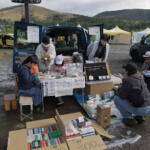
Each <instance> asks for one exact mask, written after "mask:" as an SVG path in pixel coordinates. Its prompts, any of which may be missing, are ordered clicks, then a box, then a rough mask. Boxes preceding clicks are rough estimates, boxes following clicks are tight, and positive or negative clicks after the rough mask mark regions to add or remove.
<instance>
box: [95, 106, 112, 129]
mask: <svg viewBox="0 0 150 150" xmlns="http://www.w3.org/2000/svg"><path fill="white" fill-rule="evenodd" d="M110 119H111V118H110V107H105V106H103V105H98V106H97V114H96V120H97V123H98V124H99V125H101V126H102V127H103V128H106V127H109V126H110Z"/></svg>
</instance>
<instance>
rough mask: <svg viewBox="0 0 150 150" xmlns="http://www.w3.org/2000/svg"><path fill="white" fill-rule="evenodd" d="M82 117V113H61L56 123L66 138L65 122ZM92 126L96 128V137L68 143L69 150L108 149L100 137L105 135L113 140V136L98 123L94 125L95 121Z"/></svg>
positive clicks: (57, 116)
mask: <svg viewBox="0 0 150 150" xmlns="http://www.w3.org/2000/svg"><path fill="white" fill-rule="evenodd" d="M81 116H83V115H82V114H81V113H72V114H67V115H59V113H58V112H57V115H56V121H57V123H58V125H59V126H60V128H61V130H62V132H63V134H64V137H66V135H65V125H64V122H66V121H70V120H73V119H76V118H78V117H81ZM89 121H91V120H89ZM92 126H93V127H94V128H95V131H96V135H94V136H89V137H86V138H82V139H78V140H73V141H67V143H68V146H69V150H104V149H106V148H107V147H106V145H105V143H104V142H103V140H102V138H101V137H100V135H103V136H105V137H107V138H111V136H110V135H109V134H108V133H107V132H106V131H105V130H104V129H103V128H102V127H99V126H98V124H97V123H93V121H92ZM93 148H94V149H93Z"/></svg>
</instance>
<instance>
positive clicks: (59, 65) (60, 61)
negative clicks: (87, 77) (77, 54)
mask: <svg viewBox="0 0 150 150" xmlns="http://www.w3.org/2000/svg"><path fill="white" fill-rule="evenodd" d="M51 70H52V71H54V72H59V73H65V72H66V67H65V66H64V57H63V55H57V56H56V59H55V64H54V65H53V66H52V69H51Z"/></svg>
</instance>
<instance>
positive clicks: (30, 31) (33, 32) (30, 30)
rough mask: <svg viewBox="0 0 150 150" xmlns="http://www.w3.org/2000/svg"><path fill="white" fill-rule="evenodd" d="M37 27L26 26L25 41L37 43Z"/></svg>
mask: <svg viewBox="0 0 150 150" xmlns="http://www.w3.org/2000/svg"><path fill="white" fill-rule="evenodd" d="M39 32H40V31H39V27H38V26H28V27H27V41H28V42H29V43H39Z"/></svg>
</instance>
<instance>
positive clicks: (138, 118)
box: [134, 116, 145, 124]
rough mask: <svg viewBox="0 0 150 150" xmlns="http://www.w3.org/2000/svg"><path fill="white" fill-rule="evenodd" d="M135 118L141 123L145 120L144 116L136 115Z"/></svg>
mask: <svg viewBox="0 0 150 150" xmlns="http://www.w3.org/2000/svg"><path fill="white" fill-rule="evenodd" d="M134 118H135V120H136V121H137V122H138V123H139V124H140V123H143V122H144V121H145V118H144V117H143V116H135V117H134Z"/></svg>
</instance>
